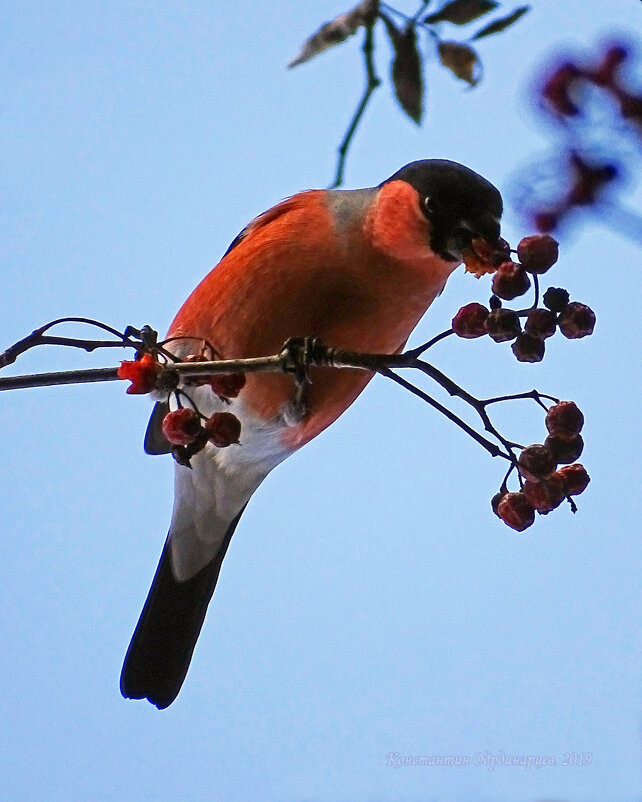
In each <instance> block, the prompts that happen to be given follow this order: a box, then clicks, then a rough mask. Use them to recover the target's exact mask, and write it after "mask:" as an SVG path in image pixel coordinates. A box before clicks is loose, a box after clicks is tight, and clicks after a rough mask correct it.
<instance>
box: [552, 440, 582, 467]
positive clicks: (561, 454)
mask: <svg viewBox="0 0 642 802" xmlns="http://www.w3.org/2000/svg"><path fill="white" fill-rule="evenodd" d="M544 445H545V446H546V448H547V449H548V450H549V451H550V452H551V454H552V455H553V458H554V459H555V462H556V463H561V464H563V465H566V464H568V463H569V462H575V460H576V459H578V458H579V456H580V454H581V453H582V451H583V450H584V440H582V436H581V435H579V434H574V435H572V436H571V437H568V436H564V435H559V434H549V436H548V437H547V438H546V440H544Z"/></svg>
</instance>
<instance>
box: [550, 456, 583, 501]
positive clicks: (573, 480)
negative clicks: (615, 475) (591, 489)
mask: <svg viewBox="0 0 642 802" xmlns="http://www.w3.org/2000/svg"><path fill="white" fill-rule="evenodd" d="M553 476H559V477H560V478H561V480H562V485H563V487H564V491H565V492H566V494H567V495H568V496H579V494H580V493H583V492H584V491H585V490H586V488H587V486H588V483H589V482H590V481H591V477H590V476H589V475H588V473H587V472H586V468H585V467H584V466H583V465H581V464H580V463H579V462H576V463H575V464H574V465H565V466H564V467H563V468H560V469H559V471H555V473H554V474H553Z"/></svg>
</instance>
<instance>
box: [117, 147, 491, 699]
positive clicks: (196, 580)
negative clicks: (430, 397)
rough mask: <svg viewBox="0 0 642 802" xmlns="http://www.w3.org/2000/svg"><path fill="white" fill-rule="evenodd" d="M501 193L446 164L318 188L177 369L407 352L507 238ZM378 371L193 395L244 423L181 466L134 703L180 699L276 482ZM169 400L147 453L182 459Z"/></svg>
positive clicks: (216, 284) (245, 259)
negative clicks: (249, 521) (454, 279)
mask: <svg viewBox="0 0 642 802" xmlns="http://www.w3.org/2000/svg"><path fill="white" fill-rule="evenodd" d="M502 211H503V203H502V197H501V194H500V192H499V191H498V190H497V189H496V187H495V186H493V184H491V183H490V182H489V181H487V180H486V179H485V178H483V177H482V176H481V175H479V174H477V173H475V172H474V171H473V170H471V169H469V168H468V167H465V166H464V165H461V164H459V163H457V162H454V161H449V160H446V159H422V160H419V161H414V162H411V163H410V164H407V165H405V166H404V167H402V168H401V169H400V170H398V171H397V172H395V173H394V174H393V175H392V176H391V177H390V178H388V179H386V180H385V181H383V182H382V183H381V184H379V185H378V186H375V187H370V188H367V189H325V190H321V189H313V190H306V191H303V192H300V193H298V194H296V195H293V196H291V197H289V198H287V199H285V200H283V201H282V202H280V203H278V204H277V205H276V206H274V207H273V208H271V209H269V210H268V211H266V212H264V213H263V214H261V215H259V216H258V217H256V218H255V219H254V220H253V221H252V222H250V223H249V224H248V225H247V226H246V227H245V228H244V229H243V230H242V231H241V233H240V234H239V235H238V236H237V237H236V238H235V239H234V240H233V242H232V244H231V245H230V247H229V248H228V250H227V251H226V253H225V254H224V256H223V258H222V259H221V261H220V262H219V263H218V264H217V265H216V266H215V267H214V268H213V269H212V270H211V271H210V272H209V273H208V275H207V276H206V277H205V278H204V279H203V280H202V281H201V283H200V284H198V286H197V287H196V289H195V290H194V291H193V292H192V294H191V295H190V296H189V297H188V299H187V300H186V301H185V303H184V304H183V305H182V307H181V308H180V310H179V311H178V313H177V315H176V317H175V318H174V321H173V322H172V324H171V326H170V328H169V331H168V334H167V338H168V340H167V341H168V346H167V347H168V348H170V347H171V349H172V351H173V353H174V355H175V356H177V357H178V358H181V359H184V358H186V357H187V356H188V355H190V354H194V353H195V349H198V347H199V344H202V343H203V342H207V343H208V344H209V345H210V346H211V347H212V348H213V349H215V350H216V353H217V355H218V356H220V357H221V358H224V359H238V358H249V357H259V356H266V355H271V354H274V353H277V352H279V350H280V349H281V347H282V346H283V343H284V342H285V341H287V340H289V339H290V338H295V337H300V338H318V339H319V340H320V341H321V342H322V343H323V344H324V345H326V346H332V347H337V348H343V349H347V350H351V351H358V352H364V353H389V354H394V353H399V352H401V351H402V350H403V348H404V346H405V344H406V341H407V340H408V338H409V336H410V334H411V332H412V331H413V329H414V328H415V326H416V325H417V323H418V322H419V320H420V319H421V318H422V317H423V315H424V313H425V312H426V310H427V309H428V307H429V306H430V305H431V304H432V302H433V301H434V299H435V298H436V296H437V295H439V294H440V293H441V291H442V290H443V288H444V285H445V283H446V280H447V279H448V277H449V276H450V274H451V273H452V272H453V271H454V270H455V268H456V267H458V266H459V265H460V264H461V262H462V261H463V252H464V250H465V249H466V248H467V247H469V246H470V244H471V242H472V240H473V239H474V238H481V239H483V240H485V241H486V242H488V243H491V244H494V243H497V242H498V241H499V238H500V219H501V216H502ZM372 376H373V374H372V373H371V372H369V371H364V370H356V369H354V370H353V369H341V370H338V369H331V368H320V367H312V368H310V383H309V385H307V387H306V394H305V399H304V403H302V404H299V405H294V404H293V396H294V382H293V379H292V377H291V376H287V375H284V374H281V373H249V374H248V375H247V382H246V384H245V386H244V387H243V389H242V391H241V392H240V393H239V394H238V396H237V397H236V398H233V399H231V400H225V399H220V398H218V397H217V396H216V394H215V393H214V392H212V390H211V388H210V387H209V386H207V385H204V386H200V387H190V388H188V389H189V394H190V396H191V398H192V399H193V400H194V402H195V403H196V404H197V406H198V408H199V410H200V411H201V412H202V413H203V414H205V415H210V414H212V413H214V412H216V411H221V410H226V411H229V412H231V413H233V414H234V415H236V417H237V418H238V419H239V421H240V422H241V435H240V443H241V445H240V446H232V447H228V448H217V447H216V446H215V445H213V444H212V443H208V444H207V446H206V447H205V448H204V449H203V450H202V451H200V452H199V453H197V454H195V455H194V456H193V457H192V458H191V461H190V465H183V464H180V462H179V461H177V462H176V463H175V494H174V508H173V512H172V517H171V523H170V527H169V533H168V535H167V539H166V541H165V545H164V547H163V551H162V554H161V557H160V562H159V564H158V568H157V570H156V573H155V575H154V578H153V581H152V585H151V589H150V591H149V594H148V596H147V600H146V602H145V605H144V607H143V610H142V613H141V614H140V618H139V620H138V623H137V625H136V628H135V631H134V634H133V637H132V639H131V643H130V645H129V648H128V650H127V654H126V657H125V661H124V664H123V668H122V673H121V679H120V689H121V693H122V695H123V696H124V697H126V698H132V699H147V700H149V702H151V703H152V704H154V705H156V707H158V708H159V709H164V708H166V707H168V706H169V705H170V704H172V702H173V701H174V700H175V699H176V697H177V695H178V693H179V691H180V689H181V687H182V685H183V682H184V680H185V677H186V674H187V670H188V668H189V665H190V661H191V659H192V655H193V652H194V648H195V646H196V642H197V639H198V637H199V634H200V632H201V627H202V625H203V621H204V619H205V615H206V612H207V609H208V605H209V603H210V600H211V598H212V595H213V593H214V589H215V587H216V584H217V581H218V578H219V574H220V570H221V565H222V562H223V559H224V557H225V554H226V552H227V549H228V546H229V544H230V540H231V538H232V535H233V534H234V531H235V530H236V528H237V525H238V523H239V519H240V518H241V515H242V514H243V511H244V510H245V507H246V505H247V503H248V502H249V500H250V498H251V496H252V494H253V493H254V492H255V491H256V490H257V488H258V487H259V485H260V484H261V482H262V481H263V480H264V479H265V477H266V476H267V475H268V473H269V472H270V471H271V470H272V469H274V468H275V467H276V466H277V465H278V464H279V463H280V462H282V461H283V460H284V459H286V458H287V457H288V456H289V455H290V454H292V453H294V452H295V451H297V450H298V449H299V448H301V446H303V445H305V444H306V443H308V442H309V441H310V440H312V439H313V438H315V437H316V436H317V435H319V434H320V433H321V432H322V431H323V430H324V429H326V428H327V427H328V426H330V424H332V423H333V422H334V421H335V420H336V419H337V418H338V417H339V416H340V415H341V414H342V413H343V412H344V411H345V410H346V409H347V408H348V407H349V406H350V405H351V404H352V403H353V401H354V400H355V399H356V398H357V397H358V396H359V394H360V393H361V392H362V391H363V389H364V388H365V387H366V385H367V384H368V382H369V381H370V379H371V378H372ZM167 410H168V406H167V403H166V402H164V401H159V402H158V403H157V404H156V408H155V410H154V412H153V414H152V416H151V420H150V424H149V427H148V430H147V434H146V438H145V450H146V451H147V452H148V453H152V454H160V453H168V452H169V451H170V447H169V444H168V443H167V441H166V440H165V438H164V436H163V433H162V429H161V424H162V419H163V416H164V415H165V413H166V412H167Z"/></svg>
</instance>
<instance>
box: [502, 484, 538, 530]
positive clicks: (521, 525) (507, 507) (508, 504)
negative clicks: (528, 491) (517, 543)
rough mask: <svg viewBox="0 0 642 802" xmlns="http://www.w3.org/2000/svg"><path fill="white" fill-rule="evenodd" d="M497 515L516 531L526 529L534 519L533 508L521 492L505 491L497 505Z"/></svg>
mask: <svg viewBox="0 0 642 802" xmlns="http://www.w3.org/2000/svg"><path fill="white" fill-rule="evenodd" d="M497 515H499V517H500V518H501V519H502V521H503V522H504V523H505V524H507V525H508V526H510V527H511V529H515V530H516V531H518V532H523V531H524V529H528V527H529V526H531V525H532V524H533V521H534V520H535V509H534V507H533V505H532V504H531V503H530V501H529V500H528V499H527V498H526V496H525V495H524V494H523V493H506V495H505V496H504V498H503V499H502V500H501V501H500V502H499V504H498V505H497Z"/></svg>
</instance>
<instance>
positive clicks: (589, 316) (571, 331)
mask: <svg viewBox="0 0 642 802" xmlns="http://www.w3.org/2000/svg"><path fill="white" fill-rule="evenodd" d="M557 325H558V326H559V327H560V331H561V332H562V334H563V335H564V336H565V337H568V339H569V340H578V339H579V338H580V337H587V336H588V335H589V334H593V329H594V328H595V312H594V311H593V310H592V309H591V308H590V307H588V306H586V304H581V303H578V302H577V301H571V303H570V304H568V305H567V306H566V308H565V309H564V310H563V311H562V312H560V316H559V318H558V320H557Z"/></svg>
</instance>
